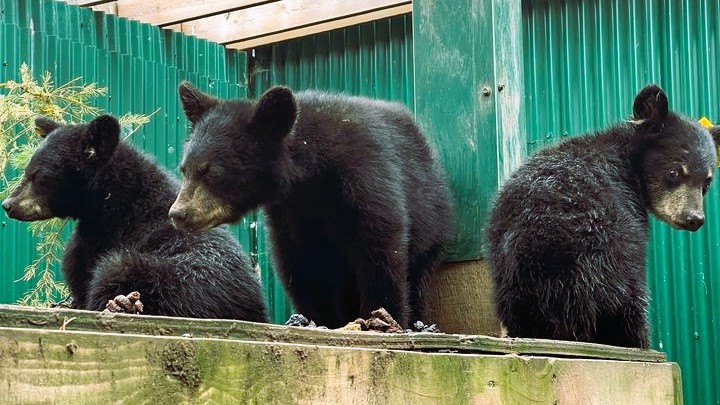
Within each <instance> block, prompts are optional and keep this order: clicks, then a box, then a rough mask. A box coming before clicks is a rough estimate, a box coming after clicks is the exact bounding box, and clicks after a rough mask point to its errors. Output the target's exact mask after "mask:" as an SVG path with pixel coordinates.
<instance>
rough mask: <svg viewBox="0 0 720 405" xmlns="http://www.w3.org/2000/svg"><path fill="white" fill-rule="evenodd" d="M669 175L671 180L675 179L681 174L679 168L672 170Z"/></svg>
mask: <svg viewBox="0 0 720 405" xmlns="http://www.w3.org/2000/svg"><path fill="white" fill-rule="evenodd" d="M667 175H668V178H669V179H670V180H675V179H677V178H678V176H680V173H679V172H678V171H677V170H670V171H669V172H668V174H667Z"/></svg>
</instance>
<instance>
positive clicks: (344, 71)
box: [249, 15, 414, 321]
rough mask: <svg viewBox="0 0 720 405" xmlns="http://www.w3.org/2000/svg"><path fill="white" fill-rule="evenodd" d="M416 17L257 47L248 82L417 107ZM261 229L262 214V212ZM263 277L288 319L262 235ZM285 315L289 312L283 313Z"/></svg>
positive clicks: (255, 87)
mask: <svg viewBox="0 0 720 405" xmlns="http://www.w3.org/2000/svg"><path fill="white" fill-rule="evenodd" d="M412 54H413V48H412V22H411V18H410V16H409V15H404V16H398V17H393V18H390V19H387V20H380V21H376V22H371V23H366V24H362V25H357V26H353V27H349V28H344V29H340V30H335V31H331V32H328V33H323V34H317V35H313V36H309V37H304V38H299V39H296V40H291V41H287V42H283V43H280V44H277V45H272V46H268V47H263V48H258V49H255V50H254V56H255V57H254V58H251V62H250V69H251V71H250V76H249V78H250V85H249V87H250V88H251V90H252V93H253V95H254V96H255V97H258V96H259V95H261V94H262V93H263V92H264V91H265V90H267V89H268V88H269V87H270V86H272V85H275V84H283V85H287V86H290V87H291V88H293V89H295V90H304V89H324V90H332V91H339V92H344V93H347V94H355V95H363V96H369V97H375V98H381V99H386V100H395V101H399V102H402V103H405V104H406V105H408V106H409V107H410V108H411V109H412V108H413V96H414V94H413V90H414V87H413V58H412ZM258 222H259V224H260V226H259V227H258V228H259V231H260V232H261V233H264V229H262V223H263V220H262V215H260V216H259V217H258ZM257 243H258V258H259V260H260V263H261V268H262V270H263V277H264V278H265V279H273V282H272V283H271V284H269V286H268V291H269V294H271V297H270V300H271V301H270V307H271V316H272V317H273V318H274V319H276V320H278V321H279V320H280V319H287V315H288V314H289V313H290V311H291V306H290V304H289V302H288V300H287V298H286V296H285V295H284V293H283V289H282V286H281V284H280V283H279V282H278V281H277V280H276V279H274V276H273V275H272V271H271V270H270V263H269V261H268V260H269V256H270V252H269V250H268V248H269V247H268V246H267V245H266V240H265V238H264V237H260V235H259V237H258V240H257ZM283 316H284V317H285V318H283Z"/></svg>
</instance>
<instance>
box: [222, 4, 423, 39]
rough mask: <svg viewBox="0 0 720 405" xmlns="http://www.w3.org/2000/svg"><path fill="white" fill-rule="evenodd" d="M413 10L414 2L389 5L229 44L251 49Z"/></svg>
mask: <svg viewBox="0 0 720 405" xmlns="http://www.w3.org/2000/svg"><path fill="white" fill-rule="evenodd" d="M410 12H412V4H403V5H399V6H395V7H389V8H385V9H381V10H376V11H371V12H369V13H363V14H357V15H354V16H351V17H345V18H339V19H336V20H330V21H327V22H321V23H317V24H312V25H308V26H304V27H301V28H295V29H290V30H288V31H281V32H277V33H269V34H265V35H261V36H257V37H255V38H247V39H243V40H241V41H238V42H233V43H229V44H227V47H228V48H231V49H250V48H255V47H258V46H262V45H267V44H271V43H275V42H282V41H286V40H289V39H292V38H299V37H303V36H306V35H312V34H317V33H320V32H325V31H331V30H334V29H338V28H343V27H349V26H351V25H356V24H362V23H366V22H369V21H375V20H380V19H383V18H388V17H392V16H396V15H402V14H407V13H410Z"/></svg>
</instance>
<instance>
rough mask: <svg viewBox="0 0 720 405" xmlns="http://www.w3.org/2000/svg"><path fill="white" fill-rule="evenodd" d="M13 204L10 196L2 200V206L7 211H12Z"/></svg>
mask: <svg viewBox="0 0 720 405" xmlns="http://www.w3.org/2000/svg"><path fill="white" fill-rule="evenodd" d="M11 206H12V201H11V200H10V198H8V199H7V200H5V201H3V202H2V207H3V209H4V210H5V211H6V212H10V207H11Z"/></svg>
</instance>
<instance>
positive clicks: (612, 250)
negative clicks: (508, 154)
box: [488, 86, 716, 348]
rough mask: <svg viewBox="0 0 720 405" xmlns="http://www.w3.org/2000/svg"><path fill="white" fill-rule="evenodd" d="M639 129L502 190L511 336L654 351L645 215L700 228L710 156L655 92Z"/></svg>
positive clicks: (644, 104) (499, 246) (696, 133)
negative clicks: (648, 313) (649, 322)
mask: <svg viewBox="0 0 720 405" xmlns="http://www.w3.org/2000/svg"><path fill="white" fill-rule="evenodd" d="M633 111H634V120H633V121H631V122H628V123H622V124H619V125H617V126H615V127H612V128H610V129H607V130H604V131H601V132H599V133H596V134H592V135H587V136H583V137H578V138H574V139H570V140H568V141H566V142H562V143H560V144H558V145H555V146H552V147H549V148H547V149H545V150H542V151H540V152H538V153H537V154H535V155H534V156H533V157H531V158H530V159H528V161H527V162H526V163H525V164H524V165H523V166H521V167H520V168H519V169H518V170H517V171H516V172H515V173H513V174H512V175H511V176H510V178H509V179H508V180H507V182H506V183H505V185H504V186H503V187H502V189H501V190H500V191H499V193H498V196H497V200H496V201H495V203H494V207H493V210H492V212H491V215H490V221H489V227H488V240H489V259H490V261H491V264H492V269H493V277H494V281H495V304H496V309H497V314H498V316H499V318H500V320H501V321H502V322H503V324H504V325H505V326H506V327H507V329H508V333H509V335H510V336H514V337H530V338H552V339H563V340H580V341H588V342H597V343H606V344H613V345H619V346H629V347H641V348H646V347H648V327H647V320H646V308H647V303H648V292H647V288H646V272H645V248H646V245H647V239H648V213H649V212H653V213H654V214H655V215H656V216H658V217H659V218H660V219H662V220H664V221H666V222H668V223H670V224H671V225H673V226H674V227H677V228H681V229H687V230H696V229H698V228H699V227H700V226H701V225H702V222H703V220H704V216H703V212H702V211H703V209H702V204H703V195H704V194H705V191H706V190H707V187H708V186H709V183H710V180H711V179H712V173H713V169H714V167H715V160H716V159H715V156H716V155H715V147H714V143H713V140H712V138H711V137H710V135H709V134H708V132H707V131H706V130H705V129H703V128H701V127H700V126H699V125H698V124H696V123H695V122H691V121H688V120H686V119H684V118H682V117H680V116H678V115H676V114H674V113H672V112H669V111H668V106H667V97H666V95H665V93H664V92H663V91H662V90H661V89H660V88H658V87H657V86H648V87H646V88H645V89H643V90H642V91H641V92H640V93H639V94H638V95H637V97H636V100H635V103H634V108H633Z"/></svg>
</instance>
